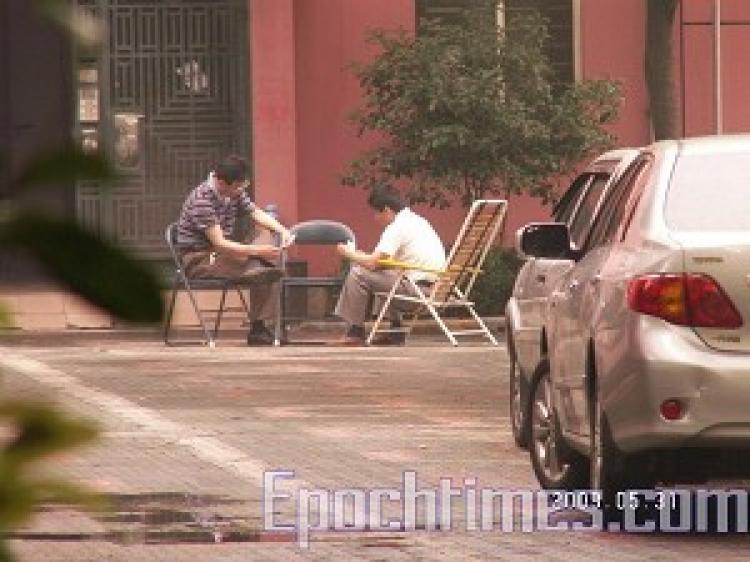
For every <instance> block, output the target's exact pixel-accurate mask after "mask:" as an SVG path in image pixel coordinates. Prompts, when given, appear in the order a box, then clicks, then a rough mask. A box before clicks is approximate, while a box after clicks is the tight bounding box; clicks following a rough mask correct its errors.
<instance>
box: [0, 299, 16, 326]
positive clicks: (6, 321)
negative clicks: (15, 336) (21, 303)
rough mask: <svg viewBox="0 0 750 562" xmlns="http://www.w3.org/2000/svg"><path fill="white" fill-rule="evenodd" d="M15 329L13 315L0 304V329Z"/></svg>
mask: <svg viewBox="0 0 750 562" xmlns="http://www.w3.org/2000/svg"><path fill="white" fill-rule="evenodd" d="M12 327H13V315H12V314H11V313H10V310H8V309H7V308H6V307H5V305H3V303H1V302H0V329H2V328H12Z"/></svg>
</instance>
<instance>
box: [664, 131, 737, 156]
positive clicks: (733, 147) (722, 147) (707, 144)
mask: <svg viewBox="0 0 750 562" xmlns="http://www.w3.org/2000/svg"><path fill="white" fill-rule="evenodd" d="M651 147H652V148H653V149H654V150H657V151H664V150H669V149H673V150H674V149H677V150H679V152H680V153H681V154H715V153H718V152H750V134H733V135H712V136H703V137H688V138H684V139H676V140H664V141H659V142H656V143H654V144H653V145H651Z"/></svg>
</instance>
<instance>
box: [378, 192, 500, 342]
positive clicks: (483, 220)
mask: <svg viewBox="0 0 750 562" xmlns="http://www.w3.org/2000/svg"><path fill="white" fill-rule="evenodd" d="M507 207H508V202H507V201H505V200H485V199H481V200H477V201H474V203H472V205H471V207H470V208H469V212H468V213H467V215H466V219H465V220H464V223H463V225H462V226H461V230H460V231H459V233H458V236H457V237H456V241H455V243H454V244H453V248H452V249H451V251H450V253H449V254H448V259H447V262H446V266H445V269H442V270H429V269H424V268H421V267H419V266H418V265H414V264H409V263H404V262H398V261H394V260H384V261H383V262H381V265H383V266H384V267H393V268H396V269H399V270H400V274H399V275H398V277H397V279H396V281H395V283H394V284H393V288H392V289H391V290H390V292H388V293H377V296H378V297H381V298H384V299H385V302H384V303H383V306H382V307H381V309H380V312H379V314H378V316H377V319H376V320H375V324H374V325H373V327H372V330H371V331H370V334H369V336H368V338H367V343H368V344H369V343H371V342H372V340H373V338H374V337H375V334H376V333H378V332H388V331H391V330H388V329H383V328H381V327H380V325H381V322H382V320H383V317H384V316H385V314H386V312H387V310H388V307H389V306H390V305H391V303H392V302H394V301H402V302H409V303H413V304H415V305H419V306H418V308H417V311H416V313H415V317H416V316H418V314H419V312H420V311H421V310H422V309H426V310H427V311H428V312H429V313H430V315H431V316H432V317H433V318H434V319H435V321H436V322H437V323H438V325H439V326H440V328H441V329H442V330H443V333H444V334H445V335H446V337H447V338H448V340H449V341H450V342H451V344H453V345H454V346H455V345H458V341H457V340H456V337H457V336H476V335H482V336H484V337H486V338H487V339H488V340H489V341H490V343H492V344H493V345H498V343H497V340H496V339H495V336H493V335H492V333H491V332H490V330H489V329H488V328H487V325H486V324H485V323H484V321H483V320H482V319H481V318H480V317H479V315H478V314H477V312H476V310H474V302H473V301H471V300H470V299H469V296H470V294H471V290H472V288H473V287H474V283H475V281H476V279H477V276H478V275H479V274H480V272H481V270H482V265H483V264H484V261H485V258H486V257H487V253H488V252H489V250H490V248H491V247H492V244H493V243H494V241H495V238H496V237H497V234H498V233H499V232H500V229H501V228H502V224H503V220H504V219H505V213H506V210H507ZM415 270H420V271H430V272H432V273H435V274H436V275H437V279H436V280H435V282H434V283H433V285H432V286H431V287H430V288H428V289H425V288H424V287H420V285H419V284H417V283H415V282H414V281H413V280H412V279H411V278H410V277H409V276H408V272H409V271H415ZM403 283H405V284H406V286H407V287H408V288H409V290H410V292H411V293H412V294H400V293H399V292H398V291H399V289H400V288H403ZM448 308H465V309H466V310H468V312H469V314H470V315H471V317H472V318H473V319H474V320H475V321H476V323H477V325H478V328H476V329H471V330H451V329H450V328H449V327H448V326H447V325H446V323H445V321H444V320H443V318H442V317H441V315H440V313H441V312H442V311H443V310H445V309H448Z"/></svg>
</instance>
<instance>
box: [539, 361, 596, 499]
mask: <svg viewBox="0 0 750 562" xmlns="http://www.w3.org/2000/svg"><path fill="white" fill-rule="evenodd" d="M529 396H530V397H531V398H530V401H531V408H530V416H529V417H530V426H531V432H530V435H531V438H530V442H529V455H530V457H531V465H532V467H533V468H534V473H535V474H536V477H537V480H539V484H541V486H542V488H545V489H554V490H579V489H582V488H584V487H585V485H586V482H587V480H588V476H589V475H588V463H587V462H586V459H585V458H584V457H583V456H582V455H580V454H579V453H578V452H576V451H573V450H572V449H570V448H569V447H568V446H567V445H566V444H565V442H564V441H563V439H562V436H561V433H560V425H559V422H558V420H557V413H556V412H555V408H554V404H553V401H552V387H551V383H550V373H549V362H548V361H547V360H546V359H544V360H542V362H541V363H540V364H539V367H538V368H537V370H536V373H535V374H534V378H533V381H532V385H531V389H530V394H529Z"/></svg>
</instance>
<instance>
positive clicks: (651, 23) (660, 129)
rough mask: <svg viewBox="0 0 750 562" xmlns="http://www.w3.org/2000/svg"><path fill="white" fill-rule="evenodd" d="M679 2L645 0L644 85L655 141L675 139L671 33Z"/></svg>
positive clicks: (674, 0) (672, 0)
mask: <svg viewBox="0 0 750 562" xmlns="http://www.w3.org/2000/svg"><path fill="white" fill-rule="evenodd" d="M677 1H678V0H648V13H647V19H646V61H645V67H646V84H647V86H648V99H649V108H650V114H651V126H652V127H653V130H654V138H655V139H656V140H662V139H668V138H675V137H676V136H678V131H677V123H676V120H675V107H674V82H673V80H672V66H673V63H674V60H673V59H674V57H673V50H672V30H673V27H674V16H675V12H676V10H677Z"/></svg>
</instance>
